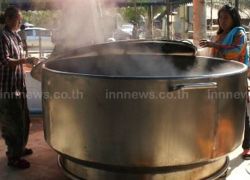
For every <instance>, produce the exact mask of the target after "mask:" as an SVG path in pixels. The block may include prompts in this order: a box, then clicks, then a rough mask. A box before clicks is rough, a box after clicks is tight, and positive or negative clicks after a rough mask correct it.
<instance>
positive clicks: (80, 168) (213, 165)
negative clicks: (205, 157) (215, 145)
mask: <svg viewBox="0 0 250 180" xmlns="http://www.w3.org/2000/svg"><path fill="white" fill-rule="evenodd" d="M58 165H59V166H60V168H61V169H62V171H63V172H64V174H65V175H66V176H67V177H69V178H70V179H75V180H80V179H86V180H88V179H94V180H95V179H102V180H117V179H129V180H138V179H151V180H163V179H168V180H179V179H190V178H191V179H204V180H208V179H209V180H212V179H217V178H219V177H221V176H223V175H224V174H225V173H226V172H227V169H228V166H229V158H228V156H226V157H223V158H220V159H218V160H216V161H211V162H207V163H206V164H195V165H187V166H186V165H185V166H183V167H181V166H178V167H165V168H166V172H161V173H159V172H156V171H158V170H159V169H158V168H155V169H154V168H152V169H151V170H148V171H151V172H149V173H145V172H142V171H143V170H142V169H141V170H138V169H137V168H135V169H133V168H131V172H129V171H127V170H128V169H126V168H124V169H122V167H120V168H118V167H117V168H118V169H120V172H117V170H114V171H112V169H109V167H105V165H103V166H102V167H100V168H101V169H98V168H96V167H95V168H92V167H88V165H82V164H80V163H79V162H74V160H72V159H69V158H67V157H66V156H61V155H59V156H58ZM90 166H91V165H90ZM94 166H95V165H94ZM97 166H98V165H97ZM105 168H107V169H109V170H104V169H105ZM122 171H124V172H122ZM125 171H126V172H125ZM154 171H155V172H154Z"/></svg>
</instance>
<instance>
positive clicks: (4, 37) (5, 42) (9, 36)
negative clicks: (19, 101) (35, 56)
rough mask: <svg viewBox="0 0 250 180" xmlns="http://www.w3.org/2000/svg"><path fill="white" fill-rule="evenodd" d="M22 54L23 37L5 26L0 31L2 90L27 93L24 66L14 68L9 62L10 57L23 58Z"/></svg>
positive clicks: (0, 82)
mask: <svg viewBox="0 0 250 180" xmlns="http://www.w3.org/2000/svg"><path fill="white" fill-rule="evenodd" d="M22 56H23V48H22V42H21V38H20V37H19V35H18V34H17V33H15V32H12V31H11V30H10V29H9V28H8V27H6V26H5V27H4V28H3V30H2V31H1V32H0V92H2V93H3V92H4V93H5V92H11V93H26V85H25V80H24V75H25V74H24V71H23V66H22V65H21V64H20V65H17V66H15V67H14V68H13V67H11V66H10V64H9V58H13V59H21V58H22Z"/></svg>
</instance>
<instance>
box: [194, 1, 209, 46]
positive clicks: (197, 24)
mask: <svg viewBox="0 0 250 180" xmlns="http://www.w3.org/2000/svg"><path fill="white" fill-rule="evenodd" d="M193 12H194V14H193V22H194V26H193V27H194V29H193V30H194V33H193V40H194V44H195V45H198V44H199V41H200V40H201V39H206V38H207V35H206V34H207V18H206V2H205V0H193Z"/></svg>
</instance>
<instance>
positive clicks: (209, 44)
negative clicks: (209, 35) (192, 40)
mask: <svg viewBox="0 0 250 180" xmlns="http://www.w3.org/2000/svg"><path fill="white" fill-rule="evenodd" d="M199 45H200V46H201V47H202V48H205V47H214V42H211V41H209V40H206V39H202V40H200V42H199Z"/></svg>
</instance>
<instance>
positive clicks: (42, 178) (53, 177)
mask: <svg viewBox="0 0 250 180" xmlns="http://www.w3.org/2000/svg"><path fill="white" fill-rule="evenodd" d="M42 129H43V127H42V119H41V118H33V119H32V126H31V132H30V139H29V144H28V147H30V148H32V149H33V150H34V154H33V155H32V156H29V157H27V160H29V161H30V162H31V168H30V169H27V170H22V171H21V170H15V169H12V168H10V167H8V166H6V163H7V161H6V158H5V151H6V149H5V148H6V147H5V145H4V142H3V140H2V139H0V180H58V179H60V180H67V179H68V178H66V177H65V176H64V174H63V172H62V171H61V170H60V169H59V167H58V166H57V155H56V153H55V152H54V151H53V150H52V149H51V148H50V147H49V146H48V145H47V144H46V142H45V140H44V137H43V130H42ZM241 151H242V150H241V148H240V147H239V148H238V149H236V150H235V151H234V152H233V153H231V154H230V159H231V161H230V167H229V171H228V176H227V177H226V178H224V179H226V180H250V161H243V160H242V159H241V157H240V153H241ZM221 179H222V178H221Z"/></svg>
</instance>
